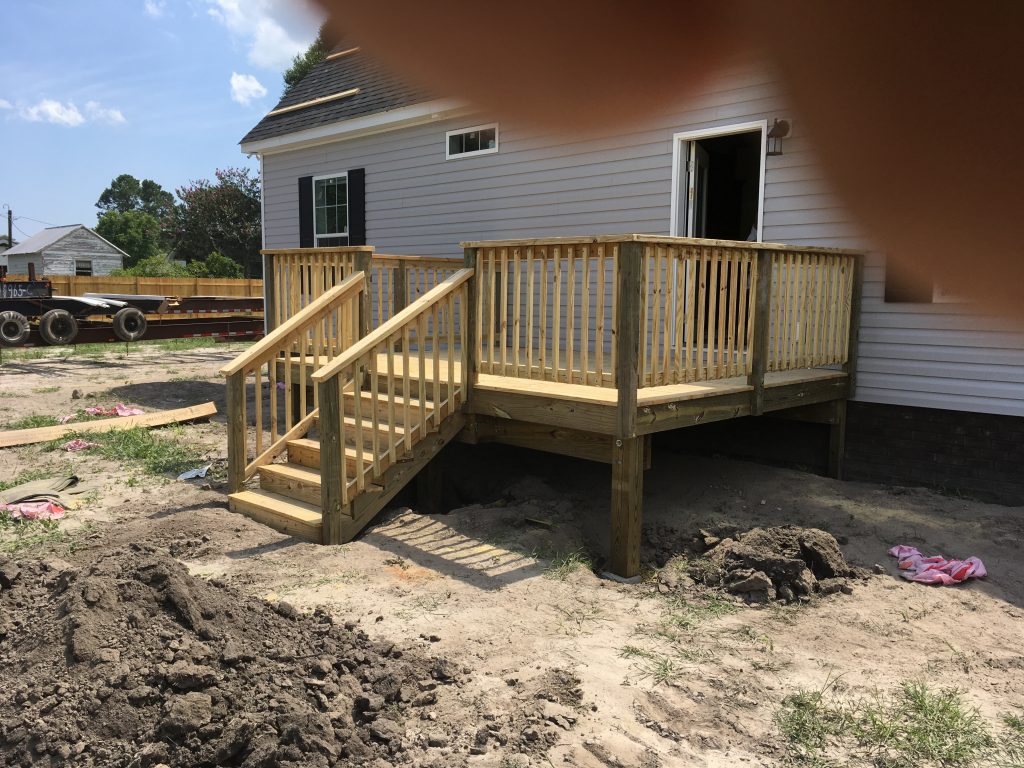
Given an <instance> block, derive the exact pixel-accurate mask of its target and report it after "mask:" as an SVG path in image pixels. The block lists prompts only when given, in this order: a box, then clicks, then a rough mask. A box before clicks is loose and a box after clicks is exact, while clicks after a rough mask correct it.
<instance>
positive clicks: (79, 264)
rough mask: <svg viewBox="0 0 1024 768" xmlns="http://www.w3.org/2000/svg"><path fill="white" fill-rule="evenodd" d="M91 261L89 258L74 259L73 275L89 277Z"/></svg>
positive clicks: (90, 274)
mask: <svg viewBox="0 0 1024 768" xmlns="http://www.w3.org/2000/svg"><path fill="white" fill-rule="evenodd" d="M91 276H92V262H91V261H90V260H89V259H75V277H91Z"/></svg>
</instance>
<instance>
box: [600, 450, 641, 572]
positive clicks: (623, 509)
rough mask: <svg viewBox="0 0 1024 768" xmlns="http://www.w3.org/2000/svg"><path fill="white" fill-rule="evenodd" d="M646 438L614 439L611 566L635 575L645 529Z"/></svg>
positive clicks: (610, 567) (609, 559)
mask: <svg viewBox="0 0 1024 768" xmlns="http://www.w3.org/2000/svg"><path fill="white" fill-rule="evenodd" d="M643 492H644V438H643V437H626V438H615V439H614V440H613V441H612V529H611V551H610V553H609V558H608V565H609V570H611V572H612V573H614V574H616V575H617V576H623V577H625V578H632V577H633V576H636V575H637V574H639V573H640V533H641V530H642V529H643Z"/></svg>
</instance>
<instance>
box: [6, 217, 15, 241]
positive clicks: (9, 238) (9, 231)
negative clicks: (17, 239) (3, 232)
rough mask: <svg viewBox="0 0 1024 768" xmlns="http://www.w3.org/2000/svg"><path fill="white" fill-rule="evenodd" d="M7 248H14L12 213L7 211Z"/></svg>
mask: <svg viewBox="0 0 1024 768" xmlns="http://www.w3.org/2000/svg"><path fill="white" fill-rule="evenodd" d="M7 247H8V248H13V247H14V211H12V210H11V209H10V208H8V209H7Z"/></svg>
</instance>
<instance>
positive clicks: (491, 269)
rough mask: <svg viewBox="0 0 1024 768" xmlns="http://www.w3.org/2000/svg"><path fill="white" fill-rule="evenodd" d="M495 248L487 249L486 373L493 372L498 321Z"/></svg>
mask: <svg viewBox="0 0 1024 768" xmlns="http://www.w3.org/2000/svg"><path fill="white" fill-rule="evenodd" d="M494 256H495V249H494V248H488V249H487V276H488V278H489V283H488V291H487V303H488V310H489V312H488V315H489V320H488V323H487V338H488V339H489V340H490V343H489V344H488V351H487V361H488V363H489V365H488V366H487V372H488V373H492V374H493V373H494V330H495V324H496V323H497V322H498V319H497V309H496V307H495V305H496V304H497V303H498V271H497V269H496V268H495V266H494Z"/></svg>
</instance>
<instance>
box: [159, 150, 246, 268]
mask: <svg viewBox="0 0 1024 768" xmlns="http://www.w3.org/2000/svg"><path fill="white" fill-rule="evenodd" d="M216 177H217V182H216V184H214V183H211V182H210V181H209V180H207V179H201V180H199V181H193V182H190V183H189V184H188V185H186V186H184V187H181V188H180V189H178V190H177V194H178V199H179V200H181V205H179V206H177V207H176V208H175V210H174V215H173V221H174V227H173V235H174V243H175V245H174V255H175V257H177V258H179V259H185V260H186V261H188V262H190V263H191V262H193V261H206V259H207V257H208V256H209V255H210V254H212V253H213V252H214V251H216V252H217V253H218V254H222V255H223V256H226V257H227V258H229V259H231V260H232V261H234V262H235V263H236V264H239V265H241V266H242V268H243V270H244V272H245V275H246V276H247V277H259V275H260V273H261V271H262V267H261V261H260V244H261V240H262V232H261V225H260V182H259V179H257V178H253V177H252V176H250V174H249V169H248V168H227V169H224V170H218V171H217V173H216Z"/></svg>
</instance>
